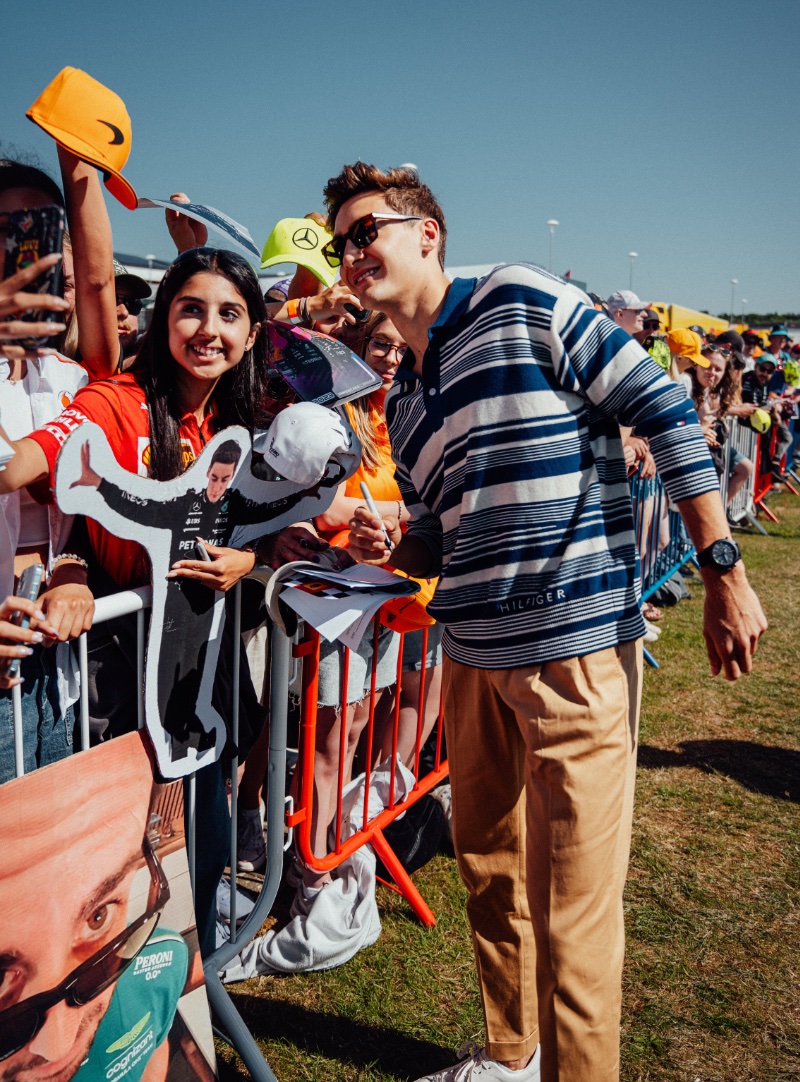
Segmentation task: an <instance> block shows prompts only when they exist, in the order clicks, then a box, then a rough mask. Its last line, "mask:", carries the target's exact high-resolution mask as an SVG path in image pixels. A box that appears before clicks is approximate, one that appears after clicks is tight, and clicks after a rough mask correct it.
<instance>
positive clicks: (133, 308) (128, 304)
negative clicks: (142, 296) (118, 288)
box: [117, 296, 144, 316]
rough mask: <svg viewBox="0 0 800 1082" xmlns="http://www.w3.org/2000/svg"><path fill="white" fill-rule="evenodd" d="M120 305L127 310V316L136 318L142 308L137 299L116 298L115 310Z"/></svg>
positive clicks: (141, 303)
mask: <svg viewBox="0 0 800 1082" xmlns="http://www.w3.org/2000/svg"><path fill="white" fill-rule="evenodd" d="M120 305H124V307H125V308H127V309H128V313H129V315H132V316H138V315H139V313H140V312H141V310H142V308H143V307H144V303H143V302H142V301H140V300H139V298H138V297H120V296H118V297H117V308H119V306H120Z"/></svg>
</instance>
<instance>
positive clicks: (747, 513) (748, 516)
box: [744, 511, 769, 537]
mask: <svg viewBox="0 0 800 1082" xmlns="http://www.w3.org/2000/svg"><path fill="white" fill-rule="evenodd" d="M744 517H745V518H746V519H747V521H748V522H749V523H750V525H751V526H752V527H753V529H754V530H758V532H759V533H760V534H763V535H764V537H769V533H768V532H767V530H765V529H764V527H763V526H762V525H761V523H760V522H759V521H758V519H757V518H756V516H755V515H753V514H751V512H750V511H745V513H744Z"/></svg>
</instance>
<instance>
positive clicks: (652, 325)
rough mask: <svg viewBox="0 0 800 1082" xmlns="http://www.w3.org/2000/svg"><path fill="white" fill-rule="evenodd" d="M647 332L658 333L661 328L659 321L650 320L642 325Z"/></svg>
mask: <svg viewBox="0 0 800 1082" xmlns="http://www.w3.org/2000/svg"><path fill="white" fill-rule="evenodd" d="M642 326H643V327H644V329H645V330H646V331H657V330H658V328H659V327H660V326H661V324H660V323H659V321H658V320H657V319H648V320H645V322H644V323H643V324H642Z"/></svg>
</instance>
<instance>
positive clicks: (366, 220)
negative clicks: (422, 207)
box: [322, 214, 422, 267]
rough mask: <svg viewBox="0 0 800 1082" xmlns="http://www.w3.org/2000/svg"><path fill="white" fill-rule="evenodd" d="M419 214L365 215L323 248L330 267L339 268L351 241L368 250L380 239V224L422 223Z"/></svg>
mask: <svg viewBox="0 0 800 1082" xmlns="http://www.w3.org/2000/svg"><path fill="white" fill-rule="evenodd" d="M421 221H422V218H421V217H420V215H419V214H365V215H364V217H363V218H359V219H358V221H357V222H353V224H352V225H351V226H350V228H349V229H348V230H347V232H346V233H341V234H340V235H339V236H335V237H332V238H331V240H329V241H328V243H327V244H325V245H324V246H323V248H322V254H323V255H324V256H325V258H326V260H327V261H328V266H330V267H339V266H341V262H342V260H343V259H344V250H345V248H346V247H347V242H348V241H351V242H352V243H353V244H354V245H355V246H356V248H367V247H368V246H369V245H370V244H374V242H375V241H376V240H377V239H378V223H379V222H421Z"/></svg>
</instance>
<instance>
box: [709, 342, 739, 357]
mask: <svg viewBox="0 0 800 1082" xmlns="http://www.w3.org/2000/svg"><path fill="white" fill-rule="evenodd" d="M706 349H707V350H708V351H709V353H721V354H722V356H723V357H730V355H731V353H733V349H732V348H731V347H730V346H712V345H709V346H706Z"/></svg>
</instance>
